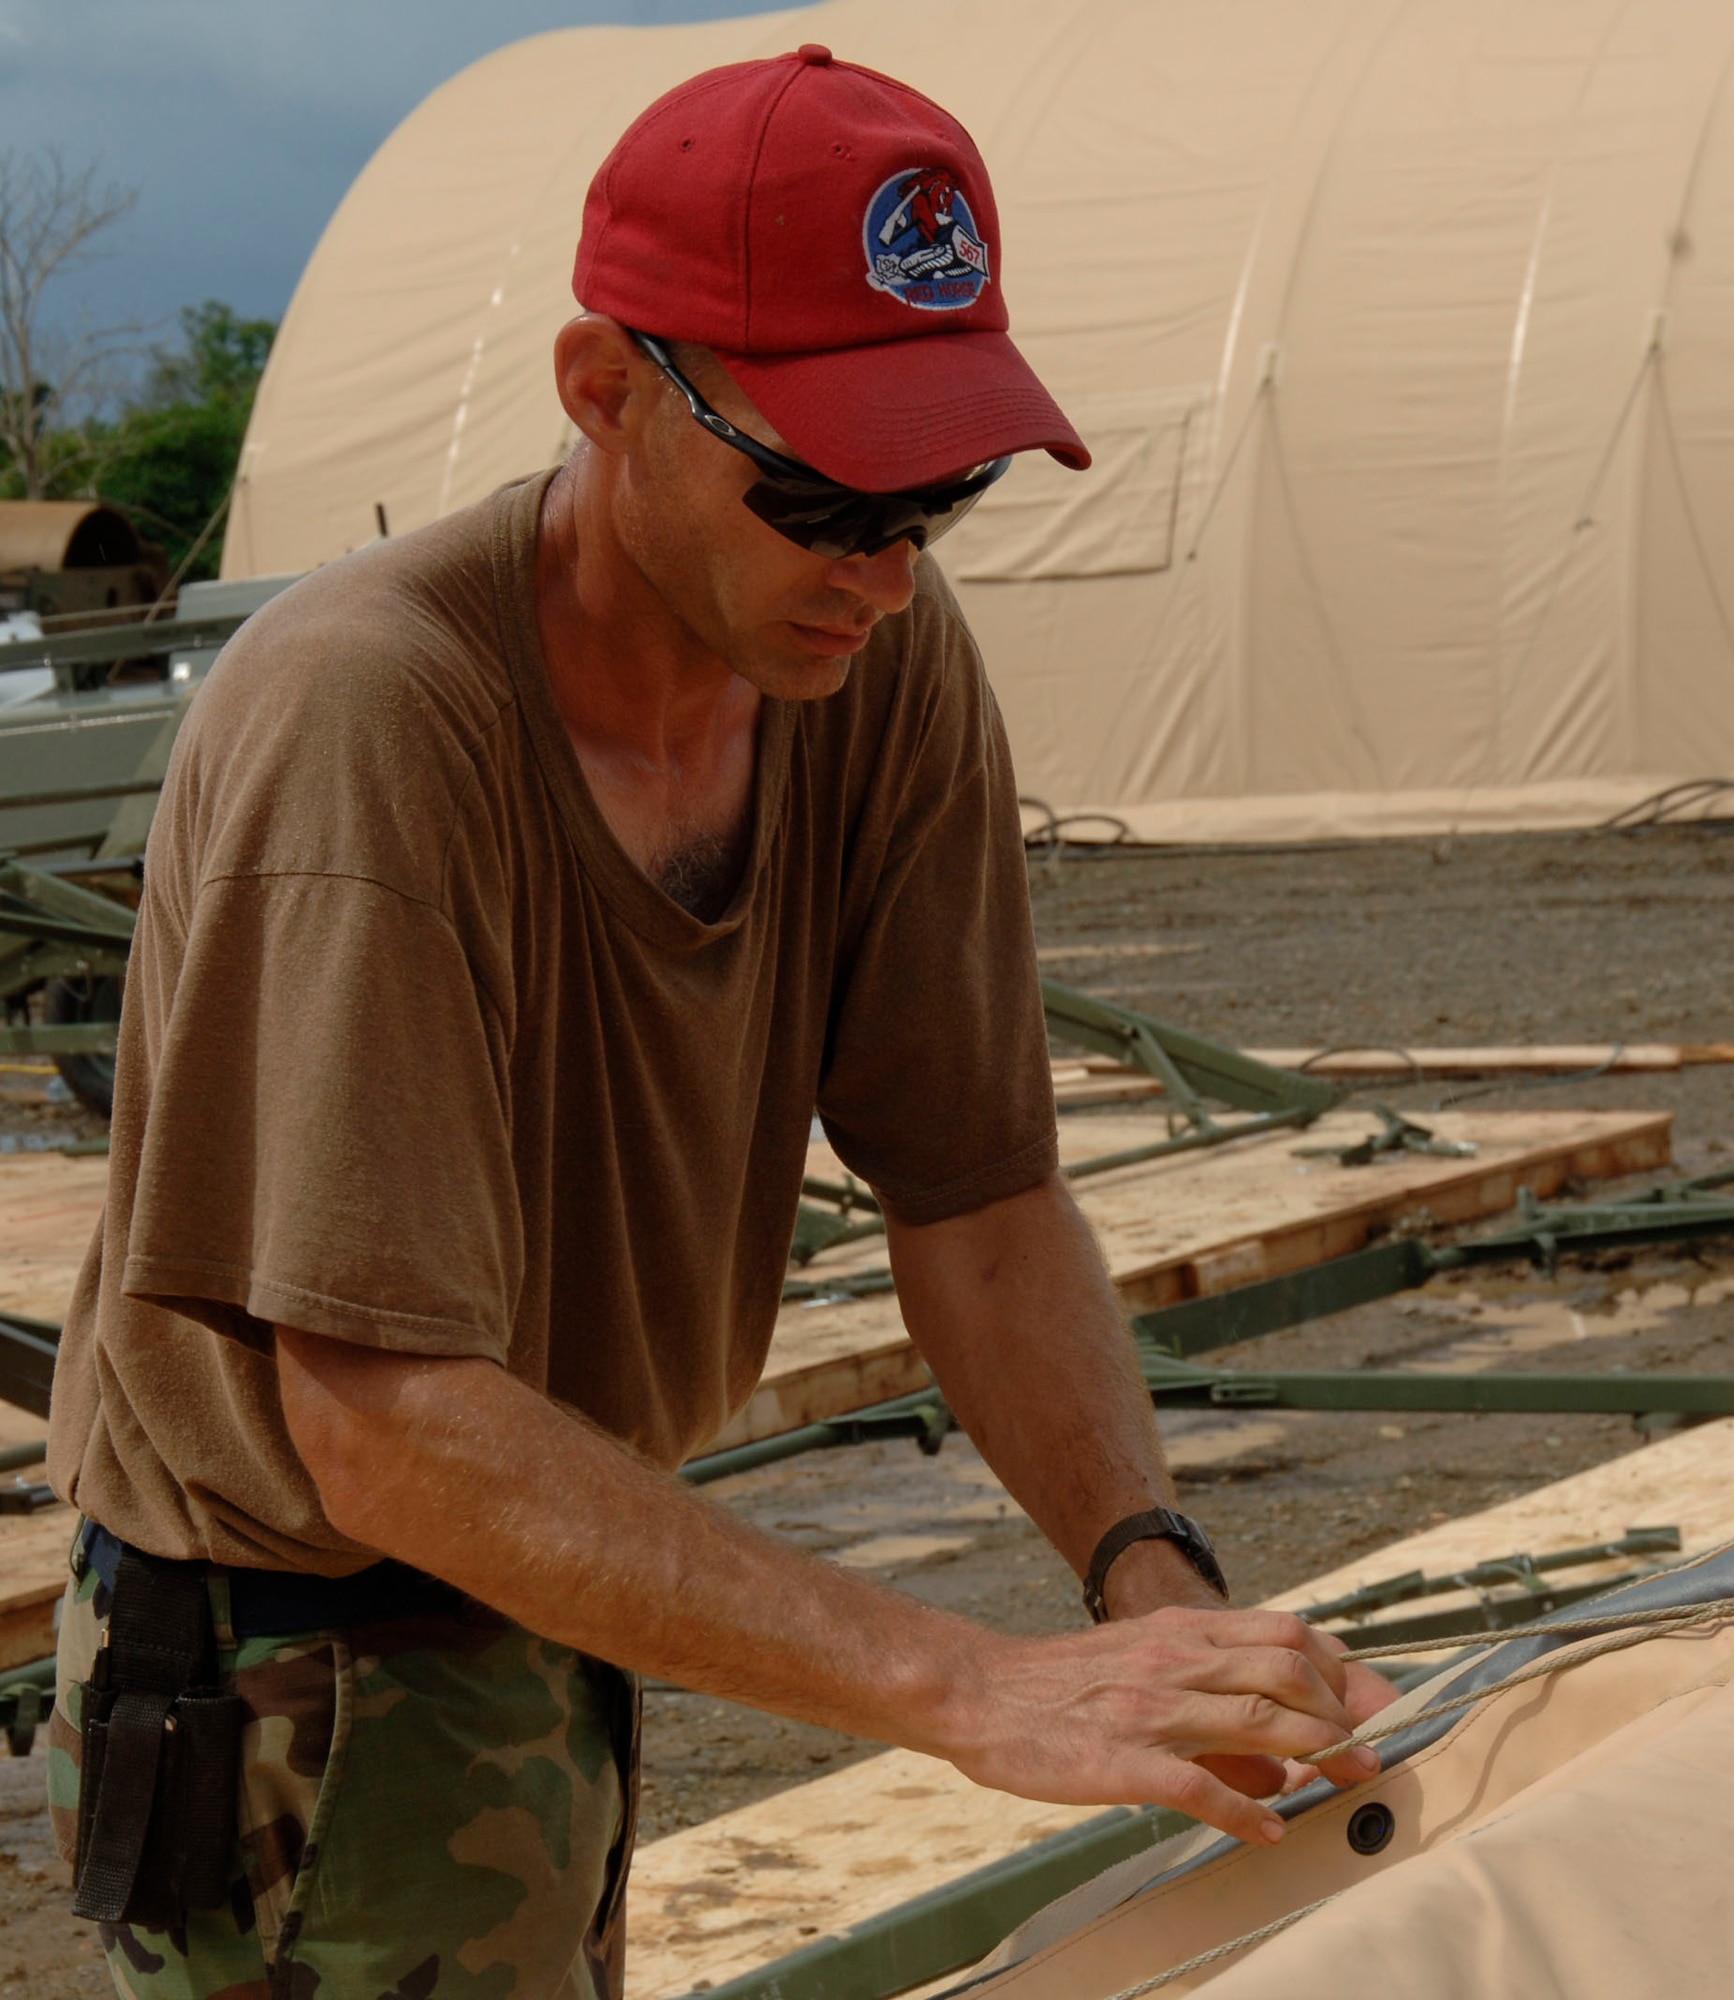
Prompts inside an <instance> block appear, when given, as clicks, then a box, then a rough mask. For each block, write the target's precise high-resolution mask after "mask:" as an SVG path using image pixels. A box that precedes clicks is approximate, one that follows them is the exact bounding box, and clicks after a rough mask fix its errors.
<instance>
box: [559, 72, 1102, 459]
mask: <svg viewBox="0 0 1734 2000" xmlns="http://www.w3.org/2000/svg"><path fill="white" fill-rule="evenodd" d="M572 289H573V291H574V293H575V294H576V295H577V297H578V300H579V303H580V304H581V305H583V306H584V307H585V308H586V309H587V310H589V311H591V312H597V313H604V314H606V315H607V316H608V317H609V318H611V319H616V320H620V321H622V322H623V323H624V324H625V325H627V326H630V327H634V328H636V329H637V330H638V331H639V332H641V333H653V334H656V335H658V336H659V337H661V338H662V339H664V340H687V341H693V342H695V343H697V344H698V345H700V346H703V347H708V348H710V349H712V350H713V351H714V352H715V354H716V356H717V359H718V360H719V361H721V363H722V364H723V366H724V367H725V368H726V369H727V370H728V372H729V373H730V375H732V376H733V377H734V379H735V381H736V382H737V383H739V385H740V386H741V388H742V389H743V390H744V391H745V392H746V394H747V395H748V396H749V397H750V398H751V399H752V401H753V403H754V405H755V406H756V407H757V408H758V409H759V410H761V411H762V412H763V413H764V415H765V416H766V417H767V418H768V419H769V421H770V422H771V423H772V424H774V425H775V426H776V429H777V431H778V433H779V434H780V435H781V436H782V437H783V438H784V439H785V440H786V441H787V442H788V445H789V447H790V449H791V450H792V451H794V452H796V453H798V454H799V455H800V456H801V457H802V458H803V459H805V460H806V462H807V463H808V464H809V465H812V466H814V467H815V468H816V469H817V470H818V471H820V472H822V473H824V474H825V475H826V477H827V478H830V479H836V480H840V481H842V482H843V483H844V484H845V485H849V486H859V487H862V488H864V489H866V490H867V491H869V492H876V493H891V492H896V491H898V490H899V489H901V488H904V487H910V486H923V485H928V484H930V483H932V482H933V481H935V480H938V479H942V478H944V477H945V476H946V475H947V474H948V473H954V472H961V471H963V470H965V469H966V468H968V467H971V466H975V465H979V464H981V463H983V462H984V461H985V460H987V459H992V458H1002V457H1004V456H1005V455H1006V454H1007V453H1010V452H1014V451H1029V450H1032V449H1036V448H1038V447H1045V448H1046V449H1047V450H1048V451H1050V452H1052V453H1053V455H1054V457H1055V458H1057V459H1059V460H1060V461H1061V462H1062V464H1065V465H1070V466H1074V467H1076V468H1078V469H1079V470H1082V468H1083V467H1085V466H1087V465H1088V464H1089V462H1090V454H1089V452H1088V451H1086V450H1085V448H1084V444H1083V440H1082V439H1081V438H1080V437H1079V436H1078V434H1077V432H1076V431H1075V430H1074V429H1073V428H1072V426H1071V425H1070V424H1069V423H1068V422H1067V421H1066V419H1065V417H1064V416H1063V415H1062V414H1061V412H1060V409H1059V406H1058V405H1057V404H1056V403H1055V401H1054V399H1053V398H1052V397H1051V396H1050V395H1049V394H1048V392H1047V390H1046V389H1044V388H1043V387H1042V385H1041V383H1040V382H1039V381H1038V380H1037V379H1036V375H1035V371H1034V370H1033V369H1032V368H1031V367H1030V365H1029V363H1028V362H1027V361H1025V359H1024V358H1023V356H1022V355H1021V354H1020V353H1019V352H1018V351H1017V349H1016V348H1015V347H1014V346H1013V345H1012V342H1011V336H1010V334H1009V333H1008V332H1007V330H1006V329H1007V327H1008V326H1009V324H1010V321H1009V318H1008V315H1007V312H1006V304H1005V294H1004V292H1003V290H1002V289H1001V285H1000V235H999V216H998V213H997V211H996V210H995V208H994V200H993V189H992V188H991V187H990V186H989V185H988V178H987V169H986V167H985V166H984V165H983V164H982V159H981V155H980V153H978V152H977V151H976V148H975V142H974V141H973V140H972V139H971V138H970V136H969V134H968V133H967V132H966V131H965V130H964V129H963V127H962V126H961V125H960V124H959V123H958V122H957V120H956V119H955V118H953V117H952V116H951V115H950V113H949V112H946V111H942V110H941V109H940V108H939V106H938V105H937V104H935V103H933V102H932V101H931V99H929V98H926V97H923V96H922V95H921V93H920V92H919V91H917V90H911V89H910V88H909V86H908V85H907V84H904V83H898V82H896V81H895V80H894V79H893V78H891V77H888V76H881V75H879V73H878V72H877V71H875V70H870V69H861V68H859V67H858V66H857V65H856V64H854V63H844V62H837V61H835V60H834V59H833V57H832V55H831V52H830V50H829V49H825V48H820V47H818V46H817V45H815V44H809V45H808V46H807V47H805V48H802V49H799V50H797V51H796V52H795V53H794V54H793V55H786V56H774V57H772V58H770V59H769V60H767V61H762V62H745V63H731V64H730V65H728V66H727V67H726V68H723V69H713V70H707V71H705V73H704V74H703V75H702V76H695V77H692V78H691V79H689V80H688V81H687V82H685V83H683V84H679V85H677V86H676V88H675V89H673V90H671V91H670V92H669V93H668V94H667V96H665V97H660V98H658V99H657V101H656V102H655V103H654V104H653V105H651V107H650V108H649V110H648V111H645V112H644V113H643V114H642V115H641V116H640V117H638V118H637V119H636V120H635V121H634V122H633V123H632V124H631V125H630V126H629V127H628V128H627V130H626V132H625V133H624V134H623V135H622V137H621V139H620V142H619V144H618V145H616V146H615V148H614V150H613V152H612V153H610V154H609V156H608V158H607V159H606V160H604V161H603V163H602V166H601V168H600V169H599V171H598V172H597V175H596V178H595V180H594V181H592V182H591V184H590V192H589V194H588V196H587V197H586V199H585V203H584V229H583V235H582V237H581V238H580V240H579V244H578V262H577V266H576V268H575V270H574V272H573V276H572Z"/></svg>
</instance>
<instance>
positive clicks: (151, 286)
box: [0, 0, 769, 337]
mask: <svg viewBox="0 0 1734 2000" xmlns="http://www.w3.org/2000/svg"><path fill="white" fill-rule="evenodd" d="M766 11H769V10H768V8H767V7H766V6H764V5H763V4H756V0H0V149H5V148H11V149H13V150H14V151H15V152H18V153H28V152H32V151H35V150H36V149H38V148H41V147H46V146H58V147H59V148H60V150H61V152H62V153H63V154H64V156H65V158H66V160H67V162H68V163H69V164H70V165H74V166H82V165H84V164H86V163H88V162H91V161H95V162H98V163H99V164H100V168H101V170H102V172H103V174H104V175H105V176H106V177H108V178H110V179H112V180H114V181H117V182H120V183H122V184H124V185H126V186H129V187H133V188H136V189H137V190H138V203H137V206H136V208H135V209H134V210H133V212H132V213H131V214H130V215H129V216H128V217H127V218H126V219H125V220H124V221H123V222H121V223H120V224H119V225H118V226H117V227H116V228H115V229H114V230H113V231H112V232H110V234H109V236H108V237H107V238H106V239H105V251H106V254H104V255H103V256H102V257H101V258H100V260H98V261H96V262H94V263H93V264H91V265H90V266H88V267H87V268H86V269H85V270H83V271H81V272H79V273H78V274H77V275H76V276H74V277H73V278H71V279H69V280H68V281H67V282H66V283H65V284H64V285H63V286H62V287H61V288H60V289H59V292H58V294H57V295H56V306H57V314H58V316H59V317H61V318H63V319H64V320H66V321H68V322H75V321H76V320H78V319H79V318H80V317H84V318H87V319H88V320H89V321H91V322H94V323H109V322H113V321H119V320H132V319H138V320H144V321H148V322H151V323H153V326H154V329H155V330H156V332H157V333H158V335H159V337H162V336H165V335H167V334H169V333H171V332H172V331H173V324H174V316H175V314H176V313H177V312H178V311H179V310H180V308H181V307H182V306H185V305H190V304H193V303H196V302H197V301H199V300H202V299H208V298H216V299H222V300H225V301H226V302H227V303H228V304H230V305H232V306H234V307H236V308H237V310H239V311H240V312H242V313H244V314H247V315H250V316H251V315H260V316H263V317H267V318H271V319H276V318H278V317H280V316H281V314H282V312H283V309H284V307H285V306H286V305H287V304H288V303H289V294H290V292H291V291H292V290H293V289H294V285H295V281H296V279H297V277H299V275H300V272H301V267H302V266H303V264H305V262H306V261H307V257H308V255H309V253H310V252H311V251H312V249H313V246H314V244H315V243H316V242H317V240H318V237H319V232H320V230H321V229H322V228H323V227H324V225H325V222H326V220H327V218H328V217H329V216H330V214H331V212H332V210H333V209H334V208H335V207H336V206H337V203H338V202H339V201H340V200H341V199H342V196H343V194H344V192H345V190H346V189H347V188H348V186H349V184H350V182H351V181H352V180H353V179H354V178H355V176H356V174H357V173H358V172H359V171H360V170H361V168H362V166H363V165H365V163H366V161H367V159H368V157H369V155H370V154H371V153H372V152H373V151H374V149H375V148H376V147H377V146H378V145H379V144H380V142H381V141H382V140H383V139H384V138H385V137H386V135H387V134H388V133H389V132H390V131H391V129H392V127H393V126H394V125H396V124H397V123H398V121H399V120H400V119H401V118H403V117H404V116H405V115H406V114H407V113H408V112H409V111H411V110H412V109H413V108H414V107H415V105H416V104H417V103H419V102H420V100H421V99H422V98H423V97H425V96H426V95H427V93H428V92H429V91H430V90H432V89H433V88H434V87H435V86H436V85H438V84H440V83H443V82H444V81H445V80H446V78H447V77H449V76H452V75H453V74H455V72H456V71H458V70H460V69H462V68H463V67H464V65H465V64H466V63H470V62H473V61H475V60H476V58H477V57H479V56H483V55H486V54H487V53H488V52H489V51H490V50H491V49H496V48H500V47H502V46H503V45H504V44H505V43H507V42H513V41H517V40H519V39H520V38H521V37H523V36H525V35H533V34H539V33H541V32H542V31H543V30H545V29H548V28H560V27H575V26H579V25H582V24H586V23H591V22H601V21H626V22H636V23H643V24H646V25H649V24H654V23H657V22H665V21H696V20H707V19H713V18H715V17H717V16H719V15H726V14H752V13H762V12H766Z"/></svg>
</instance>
